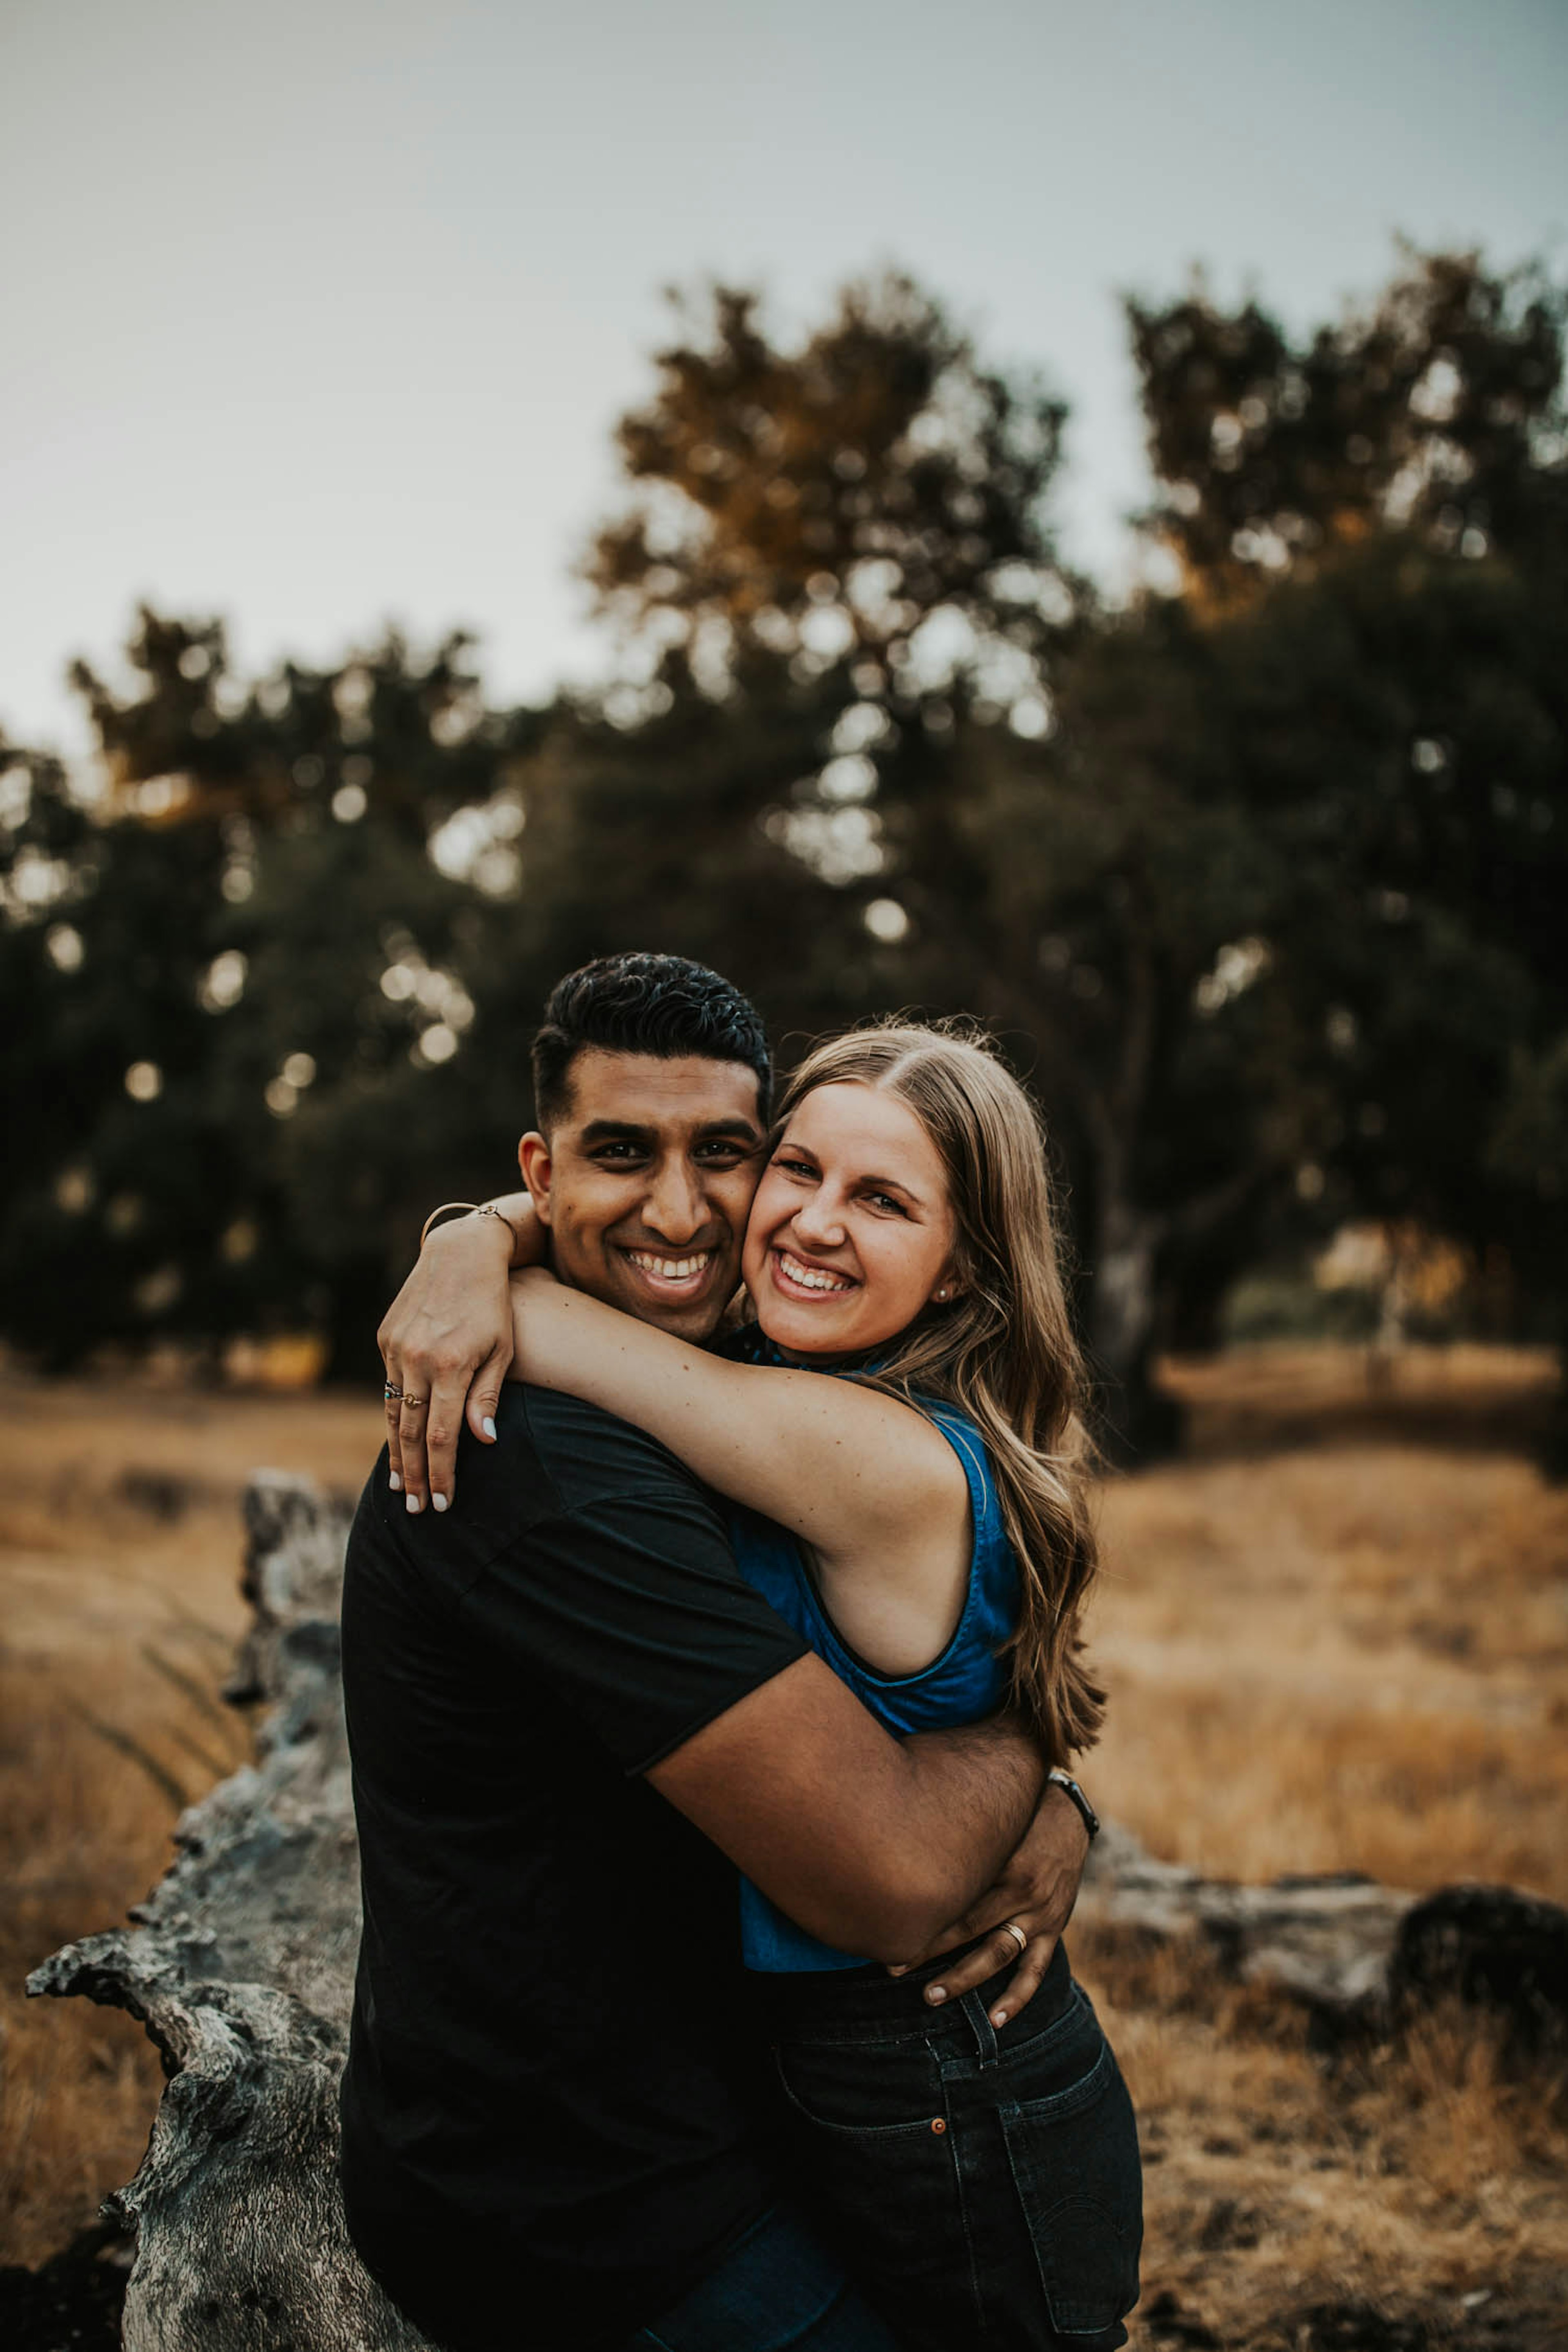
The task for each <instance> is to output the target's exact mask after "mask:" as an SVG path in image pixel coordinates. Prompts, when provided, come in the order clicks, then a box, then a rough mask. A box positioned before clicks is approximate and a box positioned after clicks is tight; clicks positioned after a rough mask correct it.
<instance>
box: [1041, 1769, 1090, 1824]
mask: <svg viewBox="0 0 1568 2352" xmlns="http://www.w3.org/2000/svg"><path fill="white" fill-rule="evenodd" d="M1046 1777H1047V1780H1054V1781H1055V1782H1056V1784H1057V1786H1058V1789H1060V1790H1062V1791H1063V1793H1064V1794H1065V1795H1066V1796H1067V1797H1068V1798H1069V1799H1070V1800H1071V1801H1072V1803H1073V1804H1075V1805H1076V1806H1077V1807H1078V1810H1079V1815H1080V1816H1081V1818H1082V1821H1083V1825H1084V1827H1085V1829H1086V1830H1087V1831H1088V1832H1089V1836H1090V1838H1091V1839H1092V1838H1097V1837H1098V1836H1099V1835H1100V1815H1099V1814H1098V1813H1097V1812H1096V1811H1095V1810H1094V1807H1093V1806H1092V1805H1091V1804H1090V1803H1089V1799H1088V1798H1087V1797H1086V1796H1085V1795H1084V1793H1083V1790H1081V1789H1080V1788H1079V1785H1078V1782H1077V1781H1076V1780H1074V1779H1073V1777H1072V1774H1071V1773H1070V1772H1064V1771H1063V1770H1062V1769H1061V1766H1060V1765H1059V1764H1053V1765H1052V1766H1051V1769H1050V1770H1049V1772H1048V1773H1047V1775H1046Z"/></svg>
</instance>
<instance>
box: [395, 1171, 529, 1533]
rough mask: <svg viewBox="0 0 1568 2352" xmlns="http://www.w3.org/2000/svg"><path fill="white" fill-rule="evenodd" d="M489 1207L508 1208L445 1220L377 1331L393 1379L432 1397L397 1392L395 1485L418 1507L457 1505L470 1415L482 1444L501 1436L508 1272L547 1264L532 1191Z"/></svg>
mask: <svg viewBox="0 0 1568 2352" xmlns="http://www.w3.org/2000/svg"><path fill="white" fill-rule="evenodd" d="M488 1205H489V1207H491V1208H494V1209H496V1210H498V1211H499V1212H500V1214H499V1215H497V1216H493V1217H481V1216H471V1217H460V1218H458V1220H457V1221H456V1222H455V1223H451V1224H446V1225H437V1228H436V1230H435V1232H434V1233H433V1234H431V1235H430V1237H429V1239H428V1240H427V1241H426V1244H425V1245H424V1247H423V1248H422V1249H421V1250H420V1253H419V1255H418V1256H417V1258H416V1260H415V1262H414V1267H413V1270H412V1272H411V1273H410V1275H409V1276H408V1279H407V1281H406V1282H405V1284H404V1286H403V1287H402V1289H401V1290H400V1291H399V1292H398V1294H397V1296H396V1297H395V1299H394V1300H393V1302H392V1305H391V1306H390V1307H388V1309H387V1311H386V1318H385V1320H384V1322H383V1324H382V1327H381V1328H380V1330H379V1331H378V1332H377V1333H376V1335H375V1338H376V1345H377V1347H378V1348H379V1349H381V1355H382V1361H383V1362H384V1364H385V1366H386V1378H387V1384H388V1386H389V1387H391V1388H395V1389H402V1390H404V1391H405V1392H406V1393H407V1394H408V1395H410V1396H415V1397H419V1398H422V1399H428V1403H427V1404H422V1405H420V1406H419V1407H417V1408H416V1409H412V1410H405V1408H404V1407H403V1406H402V1405H401V1404H400V1403H399V1402H398V1400H397V1399H396V1398H395V1397H389V1398H388V1399H387V1405H386V1443H387V1454H388V1458H389V1461H390V1465H391V1470H392V1483H393V1488H394V1491H395V1492H398V1491H401V1492H402V1493H404V1494H405V1495H406V1496H407V1498H408V1507H409V1508H410V1510H418V1509H421V1508H423V1507H424V1505H425V1503H426V1500H427V1499H428V1498H429V1497H430V1496H438V1497H439V1500H438V1502H437V1509H444V1508H445V1507H446V1506H447V1504H448V1503H449V1502H450V1500H451V1497H452V1495H453V1492H454V1490H455V1486H456V1483H457V1478H456V1467H457V1456H458V1433H459V1432H460V1431H461V1429H462V1425H463V1421H464V1418H465V1413H466V1417H467V1420H468V1427H469V1428H470V1429H471V1430H472V1431H473V1433H474V1435H475V1436H476V1437H477V1438H479V1440H480V1442H481V1443H482V1444H489V1443H490V1441H491V1439H492V1438H493V1436H494V1434H495V1430H494V1417H495V1409H496V1405H497V1402H498V1401H499V1399H500V1391H501V1382H502V1381H503V1380H504V1379H505V1378H506V1368H507V1366H508V1364H509V1363H510V1361H511V1294H510V1290H509V1289H508V1287H507V1276H508V1274H509V1272H510V1269H511V1267H512V1266H514V1265H519V1266H521V1265H541V1264H542V1262H543V1258H544V1252H545V1246H546V1241H547V1236H546V1234H545V1231H544V1228H543V1226H542V1224H541V1223H540V1222H539V1219H538V1217H537V1216H536V1215H535V1213H534V1207H533V1202H532V1201H531V1198H530V1197H529V1195H528V1194H527V1193H526V1192H507V1193H502V1194H499V1195H498V1196H497V1197H496V1199H495V1200H494V1201H492V1202H489V1204H488ZM503 1221H504V1222H503Z"/></svg>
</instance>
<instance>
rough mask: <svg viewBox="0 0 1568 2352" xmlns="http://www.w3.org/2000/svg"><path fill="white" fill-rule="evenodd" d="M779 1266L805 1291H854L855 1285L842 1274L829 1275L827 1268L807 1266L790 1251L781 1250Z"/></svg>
mask: <svg viewBox="0 0 1568 2352" xmlns="http://www.w3.org/2000/svg"><path fill="white" fill-rule="evenodd" d="M779 1264H780V1265H781V1266H782V1267H783V1268H784V1272H785V1274H786V1275H788V1276H789V1278H790V1280H791V1281H792V1282H798V1283H799V1285H800V1286H801V1288H802V1289H803V1290H853V1289H854V1287H855V1285H854V1284H853V1283H852V1282H849V1281H847V1280H846V1278H845V1276H843V1275H841V1274H829V1273H828V1271H827V1269H826V1267H825V1266H820V1265H806V1263H805V1260H804V1258H798V1257H792V1256H791V1255H790V1253H789V1252H788V1250H780V1252H779Z"/></svg>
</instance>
